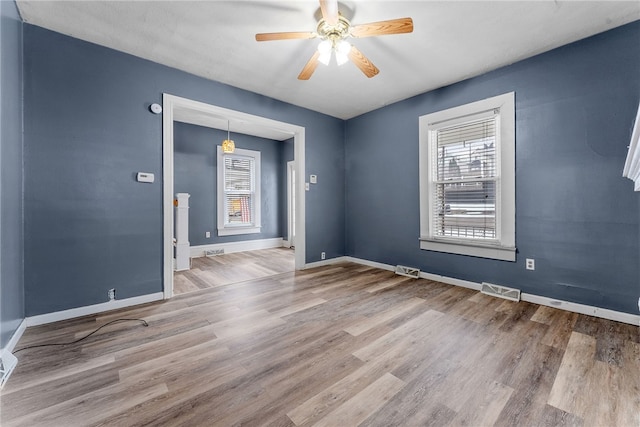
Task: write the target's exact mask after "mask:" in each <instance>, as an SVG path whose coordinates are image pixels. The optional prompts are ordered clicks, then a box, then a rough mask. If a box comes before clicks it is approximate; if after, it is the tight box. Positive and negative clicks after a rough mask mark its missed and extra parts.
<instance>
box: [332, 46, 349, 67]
mask: <svg viewBox="0 0 640 427" xmlns="http://www.w3.org/2000/svg"><path fill="white" fill-rule="evenodd" d="M335 50H336V62H337V63H338V65H342V64H345V63H346V62H347V61H349V52H351V43H349V42H347V41H344V40H340V41H339V42H338V43H337V44H336V47H335Z"/></svg>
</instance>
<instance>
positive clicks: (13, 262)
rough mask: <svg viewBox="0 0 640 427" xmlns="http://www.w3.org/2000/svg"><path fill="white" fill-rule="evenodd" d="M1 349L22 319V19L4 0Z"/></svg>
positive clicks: (0, 39) (0, 40)
mask: <svg viewBox="0 0 640 427" xmlns="http://www.w3.org/2000/svg"><path fill="white" fill-rule="evenodd" d="M0 20H1V21H0V55H1V58H0V66H1V69H0V170H1V173H0V208H1V209H0V212H1V213H0V242H1V243H0V313H1V314H0V349H1V348H4V347H5V346H6V345H7V343H8V342H9V340H10V339H11V337H12V336H13V334H14V332H15V331H16V329H18V326H20V323H21V322H22V319H24V317H25V315H24V313H25V311H24V310H25V309H24V306H25V304H24V276H23V267H22V263H23V243H24V239H23V233H22V230H23V227H22V224H23V223H22V21H21V20H20V16H19V15H18V11H17V9H16V6H15V4H14V2H13V1H0Z"/></svg>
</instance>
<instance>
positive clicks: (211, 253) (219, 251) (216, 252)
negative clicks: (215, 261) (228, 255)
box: [204, 249, 224, 256]
mask: <svg viewBox="0 0 640 427" xmlns="http://www.w3.org/2000/svg"><path fill="white" fill-rule="evenodd" d="M216 255H224V249H207V250H206V251H204V256H216Z"/></svg>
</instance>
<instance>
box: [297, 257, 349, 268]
mask: <svg viewBox="0 0 640 427" xmlns="http://www.w3.org/2000/svg"><path fill="white" fill-rule="evenodd" d="M348 261H351V260H350V259H349V257H346V256H341V257H337V258H331V259H323V260H322V261H316V262H310V263H307V264H305V265H304V267H302V269H303V270H306V269H308V268H316V267H322V266H325V265H331V264H338V263H339V262H348ZM354 262H355V261H354Z"/></svg>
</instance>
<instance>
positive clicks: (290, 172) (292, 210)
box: [287, 161, 296, 247]
mask: <svg viewBox="0 0 640 427" xmlns="http://www.w3.org/2000/svg"><path fill="white" fill-rule="evenodd" d="M295 171H296V162H295V161H291V162H287V246H288V247H291V246H293V247H295V246H296V230H295V229H294V227H295V220H296V217H295V215H296V207H295V206H294V204H293V203H291V201H292V200H291V199H293V200H295V197H292V196H295V193H294V191H295V188H294V184H296V179H295V175H294V174H295Z"/></svg>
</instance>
